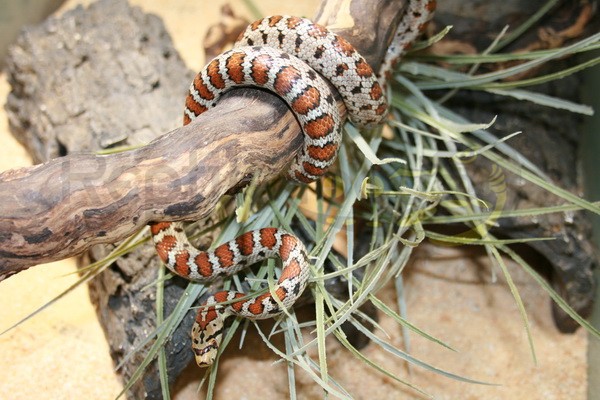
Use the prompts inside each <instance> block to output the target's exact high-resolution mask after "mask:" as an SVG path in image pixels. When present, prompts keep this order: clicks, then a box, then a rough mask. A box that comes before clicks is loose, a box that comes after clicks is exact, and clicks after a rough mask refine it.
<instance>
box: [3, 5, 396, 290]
mask: <svg viewBox="0 0 600 400" xmlns="http://www.w3.org/2000/svg"><path fill="white" fill-rule="evenodd" d="M402 3H403V2H402V1H399V0H378V1H350V0H335V1H333V0H332V1H324V2H323V3H322V6H321V9H320V11H319V12H318V14H317V17H316V19H315V20H316V21H317V22H320V23H322V24H324V25H328V26H330V27H331V28H332V30H335V31H337V32H338V33H341V34H342V35H343V36H345V37H346V38H347V39H348V40H349V41H350V42H351V43H353V44H354V45H355V46H356V47H357V49H358V50H359V51H360V52H361V53H363V55H364V56H365V57H366V58H367V60H368V61H369V62H370V63H371V64H372V65H373V67H374V68H377V67H378V66H379V64H380V62H381V58H382V56H383V54H384V50H385V48H386V47H387V43H388V42H389V40H390V38H391V37H392V35H393V33H394V27H395V25H396V24H397V22H398V19H399V17H400V12H399V11H400V10H401V9H402ZM344 10H346V11H344ZM338 105H339V107H340V109H342V113H343V114H345V108H344V106H343V103H341V101H339V99H338ZM301 143H302V138H301V132H300V127H299V125H298V124H297V123H296V120H295V118H294V116H293V114H292V113H291V112H290V111H289V110H288V108H287V106H286V105H285V103H283V102H282V101H281V100H279V99H278V98H277V97H275V96H274V95H272V94H269V93H267V92H264V91H260V90H255V89H240V90H236V91H235V92H234V93H231V94H230V95H228V96H226V97H225V98H223V100H222V101H220V102H219V104H218V105H217V107H215V108H214V109H212V110H209V111H208V112H206V113H204V114H202V115H201V116H200V117H199V118H198V119H197V120H196V121H195V122H194V123H192V124H190V125H188V126H185V127H181V128H178V129H176V130H174V131H172V132H170V133H168V134H165V135H164V136H162V137H160V138H158V139H157V140H155V141H153V142H152V143H150V144H149V145H147V146H145V147H143V148H140V149H137V150H132V151H128V152H125V153H119V154H114V155H107V156H97V155H92V154H88V155H68V156H66V157H62V158H57V159H54V160H51V161H49V162H46V163H44V164H41V165H37V166H34V167H29V168H22V169H19V170H10V171H6V172H4V173H2V174H0V280H1V279H3V278H5V277H6V276H9V275H12V274H14V273H17V272H19V271H21V270H23V269H26V268H28V267H30V266H33V265H36V264H40V263H45V262H50V261H55V260H59V259H63V258H66V257H70V256H73V255H77V254H80V253H82V252H83V251H85V250H86V249H88V248H89V247H90V246H91V245H93V244H97V243H112V242H116V241H118V240H121V239H124V238H126V237H127V236H129V235H131V234H133V233H134V232H136V231H138V230H139V229H141V228H142V227H143V226H144V225H145V224H147V223H148V222H150V221H159V220H192V219H199V218H202V217H204V216H206V215H208V214H209V213H210V212H211V210H212V209H213V207H214V205H215V204H216V202H217V201H218V199H219V198H220V197H221V196H222V195H223V194H225V193H226V192H228V191H229V190H231V189H232V188H238V187H239V186H240V184H242V183H244V182H245V181H247V180H248V179H249V178H250V177H254V178H255V179H256V180H257V182H258V183H259V184H260V183H261V182H266V181H269V180H271V179H273V178H275V177H276V176H278V175H279V174H280V173H281V172H282V171H285V170H286V166H287V165H288V164H289V163H290V162H291V160H292V158H293V157H294V156H295V154H296V153H297V151H298V150H299V149H300V146H301Z"/></svg>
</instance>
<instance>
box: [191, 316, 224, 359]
mask: <svg viewBox="0 0 600 400" xmlns="http://www.w3.org/2000/svg"><path fill="white" fill-rule="evenodd" d="M201 314H204V313H202V312H199V313H198V316H197V317H196V322H195V323H194V326H193V328H192V350H193V351H194V355H195V357H196V364H198V366H199V367H209V366H211V365H212V364H213V362H214V361H215V359H216V358H217V353H218V351H219V346H220V344H221V340H222V339H223V327H224V323H223V318H221V317H220V315H219V314H217V313H211V312H208V313H206V314H204V315H201ZM212 316H214V318H210V317H212Z"/></svg>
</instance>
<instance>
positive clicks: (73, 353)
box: [0, 0, 587, 400]
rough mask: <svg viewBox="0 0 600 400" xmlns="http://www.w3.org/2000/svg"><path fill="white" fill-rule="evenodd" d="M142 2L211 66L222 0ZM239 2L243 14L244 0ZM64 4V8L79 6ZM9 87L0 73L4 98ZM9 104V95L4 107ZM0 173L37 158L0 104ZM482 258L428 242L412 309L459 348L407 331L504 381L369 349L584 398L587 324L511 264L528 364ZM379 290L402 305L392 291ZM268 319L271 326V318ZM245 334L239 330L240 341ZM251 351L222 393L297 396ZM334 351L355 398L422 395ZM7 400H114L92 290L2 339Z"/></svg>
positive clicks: (464, 390)
mask: <svg viewBox="0 0 600 400" xmlns="http://www.w3.org/2000/svg"><path fill="white" fill-rule="evenodd" d="M132 3H134V4H139V5H140V6H142V7H143V9H144V10H146V11H149V12H153V13H156V14H159V15H160V16H161V17H162V18H163V19H164V21H165V24H166V26H167V28H168V30H169V31H170V33H171V35H172V37H173V40H174V42H175V46H176V47H177V48H178V50H179V51H180V52H181V54H182V56H183V58H184V60H185V61H186V62H187V63H188V65H189V66H190V67H191V68H193V69H199V68H200V67H201V66H202V65H203V63H204V60H203V55H202V51H201V48H202V38H203V37H204V32H205V29H206V28H207V27H208V26H209V25H210V23H211V22H209V21H214V20H216V19H217V18H218V16H219V8H220V5H221V4H223V3H224V2H223V1H212V2H200V1H197V0H175V1H169V2H167V1H161V0H146V1H141V0H136V1H132ZM231 3H232V5H233V8H234V9H235V10H240V12H241V13H246V10H247V9H246V7H245V6H244V4H243V2H241V1H232V2H231ZM257 3H258V5H259V6H260V8H261V10H262V11H263V12H264V13H266V14H272V13H288V14H296V15H306V16H310V15H312V14H313V10H314V9H315V7H316V4H317V1H316V0H312V1H304V2H280V1H257ZM74 4H75V2H73V1H70V2H68V3H67V4H66V5H65V6H64V7H63V8H62V10H64V9H68V8H70V7H73V5H74ZM8 91H9V87H8V84H7V83H6V78H5V75H3V74H2V75H0V99H5V98H6V95H7V93H8ZM3 102H4V100H2V103H3ZM0 143H2V146H3V157H2V158H1V159H0V171H2V170H5V169H9V168H15V167H20V166H25V165H29V164H31V160H30V158H29V157H28V156H27V154H26V152H25V151H24V150H23V149H22V147H21V146H20V145H19V144H18V143H17V142H16V141H15V140H14V139H13V138H12V136H11V135H10V133H9V132H8V127H7V122H6V116H5V114H4V110H3V109H2V110H0ZM487 265H488V264H487V262H486V260H485V258H484V257H482V256H479V255H477V254H469V253H467V252H466V251H463V250H459V249H452V248H445V249H444V248H436V247H433V246H430V245H428V246H424V247H423V249H420V250H419V252H418V253H417V256H416V257H415V260H414V262H413V263H412V264H411V266H410V268H409V270H408V271H407V274H406V288H407V289H406V292H407V298H406V300H407V304H408V315H409V318H410V320H411V321H412V322H413V323H414V324H416V325H417V326H419V327H420V328H422V329H424V330H425V331H427V332H429V333H430V334H433V335H434V336H437V337H439V338H441V339H443V340H444V341H446V342H447V343H448V344H450V345H451V346H453V347H454V348H455V349H457V350H458V351H457V352H451V351H448V350H445V349H443V348H441V347H440V346H438V345H435V344H432V343H430V342H427V341H426V340H424V339H422V338H420V337H418V336H417V335H414V334H413V335H411V337H410V339H411V351H412V354H413V355H414V356H416V357H418V358H421V359H423V360H424V361H427V362H429V363H431V364H433V365H435V366H437V367H440V368H442V369H446V370H448V371H451V372H453V373H456V374H459V375H463V376H466V377H470V378H473V379H478V380H482V381H486V382H491V383H495V384H498V386H484V385H473V384H468V383H462V382H456V381H453V380H450V379H448V378H444V377H441V376H438V375H435V374H433V373H430V372H426V371H423V370H422V369H420V368H416V367H412V368H411V369H410V371H408V370H407V367H406V364H405V363H404V362H401V361H400V360H398V359H394V358H393V357H392V356H391V355H389V354H388V353H386V352H384V351H381V350H380V349H378V348H376V347H375V346H373V345H370V346H368V347H367V348H366V349H365V355H366V356H367V357H369V358H371V359H372V360H374V361H376V362H378V363H381V365H383V366H385V367H386V368H388V369H389V370H390V371H391V372H394V373H397V374H398V375H399V376H400V377H402V379H405V380H407V381H410V382H412V383H413V384H416V385H418V386H420V387H421V388H423V389H424V390H426V391H427V392H428V393H430V394H432V395H434V396H435V397H436V398H439V399H483V398H485V399H549V400H551V399H557V400H560V399H574V400H577V399H584V398H585V394H586V385H587V375H586V359H585V352H586V346H587V337H586V334H585V333H584V332H581V331H580V332H578V333H577V334H575V335H561V334H559V333H558V332H557V330H556V329H555V328H554V326H553V323H552V321H551V317H550V307H549V304H550V300H549V299H548V296H547V295H546V294H545V293H544V292H543V291H542V290H541V289H540V288H539V287H538V286H537V285H536V284H535V282H533V281H532V280H531V279H530V278H529V277H528V276H526V275H525V274H524V273H523V272H521V271H519V269H518V268H516V267H515V266H511V268H510V269H511V271H512V272H513V273H514V279H515V281H516V283H517V286H518V288H519V290H520V292H521V295H522V296H523V300H524V302H525V304H526V308H527V311H528V313H529V316H530V322H531V328H532V333H533V337H534V341H535V346H536V351H537V356H538V364H537V365H535V364H534V362H533V361H532V358H531V355H530V350H529V347H528V344H527V338H526V335H525V331H524V328H523V325H522V321H521V319H520V316H519V314H518V311H517V309H516V306H515V303H514V300H513V299H512V297H511V294H510V292H509V290H508V288H507V287H506V284H505V283H504V282H503V281H502V280H501V279H500V280H499V281H498V282H496V283H492V282H491V279H490V277H489V275H490V274H489V267H488V266H487ZM74 270H75V265H74V262H73V261H72V260H66V261H63V262H57V263H53V264H49V265H45V266H38V267H35V268H33V269H30V270H28V271H25V272H22V273H20V274H18V275H16V276H14V277H11V278H10V279H8V280H7V281H4V282H2V283H0V304H2V305H3V307H1V308H0V331H1V330H4V329H6V328H8V327H9V326H11V325H12V324H14V323H15V322H17V321H18V320H19V319H21V318H23V317H24V316H26V315H28V314H29V313H31V312H32V311H34V310H35V309H36V308H37V307H39V306H40V305H42V304H44V303H45V302H46V301H48V300H49V299H51V298H52V297H53V296H55V295H57V294H58V293H60V292H61V291H62V290H64V289H65V288H67V287H68V286H69V285H70V284H72V283H73V282H74V281H75V279H76V277H75V275H73V274H72V272H73V271H74ZM379 296H380V298H381V299H383V300H385V301H386V302H387V303H388V304H395V301H396V300H395V297H394V294H393V291H392V290H391V289H386V290H383V291H382V292H381V293H380V294H379ZM381 325H382V327H383V328H384V329H385V330H386V332H387V333H388V334H389V335H390V336H391V338H392V339H391V341H392V343H393V344H394V345H397V346H401V345H402V340H401V335H400V330H399V328H398V326H397V325H395V324H394V322H393V321H391V320H390V319H386V318H383V317H382V318H381ZM265 326H268V322H267V325H265ZM238 340H239V338H238ZM245 340H246V342H245V350H244V351H242V352H239V351H236V350H235V347H236V346H230V349H229V350H228V351H227V353H226V356H225V357H224V358H223V359H222V362H221V366H220V371H219V376H220V381H219V384H218V385H217V389H216V396H215V398H216V399H227V398H236V399H259V398H274V399H283V398H287V397H288V396H289V393H288V389H287V375H286V370H285V368H284V367H283V366H282V365H279V364H276V365H273V364H272V362H273V361H275V360H276V358H275V357H274V356H273V354H272V353H271V352H270V351H269V350H268V349H266V347H265V346H264V344H262V342H261V340H260V338H259V337H258V336H257V335H255V334H250V335H249V336H248V337H246V339H245ZM329 344H330V345H331V346H329V347H328V360H329V368H330V373H331V375H332V376H333V377H334V378H335V379H336V380H337V381H338V382H340V383H341V384H342V385H344V387H345V388H346V389H347V390H348V391H349V392H350V393H351V394H352V395H353V396H354V398H356V399H367V398H369V399H373V398H375V399H413V398H421V397H420V396H418V395H417V394H416V393H415V392H414V391H411V390H409V389H407V388H406V387H405V386H403V385H401V384H399V383H396V382H394V381H393V380H391V379H390V378H387V377H385V376H383V375H381V374H378V373H376V372H374V371H372V370H370V369H369V368H367V367H365V366H364V365H362V364H361V363H360V362H358V361H357V360H356V359H354V358H352V357H351V356H349V355H348V353H347V352H346V351H344V350H343V349H342V348H341V347H340V346H339V345H338V344H337V343H336V342H334V341H331V342H330V343H329ZM0 370H1V371H3V374H2V375H3V376H2V378H1V379H0V398H2V399H30V398H37V399H84V398H85V399H110V398H114V397H115V395H117V394H118V393H119V391H120V390H121V383H120V381H119V379H118V377H117V376H116V375H115V373H114V367H113V365H112V361H111V359H110V357H109V355H108V346H107V345H106V342H105V339H104V335H103V333H102V330H101V328H100V326H99V324H98V322H97V319H96V315H95V312H94V309H93V306H92V305H91V304H90V303H89V299H88V294H87V289H86V288H84V287H81V288H78V289H77V290H75V291H74V292H73V293H71V294H70V295H68V296H67V297H66V298H64V299H62V300H60V301H59V302H57V303H56V304H54V305H53V306H52V307H50V308H48V309H47V310H45V311H43V312H42V313H40V314H39V315H37V316H35V317H34V318H32V319H31V320H29V321H27V322H26V323H24V324H22V325H20V326H19V327H17V328H15V329H14V330H12V331H10V332H9V333H6V334H4V335H2V336H0ZM199 376H200V373H199V371H198V370H197V369H196V368H195V367H194V368H190V369H189V370H188V371H187V374H186V376H185V377H184V378H183V379H181V380H180V381H179V382H178V385H177V389H176V393H177V398H180V399H202V398H204V392H203V391H202V390H200V393H198V392H197V387H198V381H199ZM297 390H298V398H299V399H319V398H323V393H322V391H321V390H320V388H319V387H318V385H316V384H315V383H314V382H313V381H312V380H311V379H310V378H309V377H308V376H306V375H304V374H302V373H299V374H298V377H297Z"/></svg>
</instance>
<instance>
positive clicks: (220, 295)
mask: <svg viewBox="0 0 600 400" xmlns="http://www.w3.org/2000/svg"><path fill="white" fill-rule="evenodd" d="M434 8H435V1H433V0H411V1H410V3H409V4H408V6H407V8H406V12H405V15H404V17H403V19H402V21H401V22H400V25H399V28H398V30H397V32H396V35H395V39H394V42H393V44H392V45H391V46H390V47H389V49H388V53H387V55H386V58H385V60H384V62H383V64H382V69H381V70H380V73H379V80H381V82H382V83H383V82H384V80H385V79H386V78H387V77H388V76H389V75H390V73H391V70H392V68H393V66H394V65H395V63H396V62H397V60H398V58H399V57H400V56H401V55H402V53H403V52H404V50H405V48H406V47H408V46H409V45H410V44H411V43H412V42H413V40H414V39H415V38H416V36H417V35H418V34H419V33H420V31H421V30H422V28H423V26H424V25H425V23H426V22H427V21H428V20H429V19H430V17H431V14H432V13H433V10H434ZM325 79H326V80H327V81H329V82H330V83H331V84H332V85H333V86H334V87H335V88H336V89H337V91H338V92H339V93H340V95H341V97H342V99H343V101H344V104H345V105H346V108H347V109H348V114H349V118H350V120H351V121H352V122H354V123H355V124H357V125H359V126H370V125H375V124H378V123H380V122H381V121H382V120H383V118H384V116H385V114H386V112H387V104H386V99H385V96H384V93H383V89H382V86H381V85H382V83H380V81H379V80H378V77H377V75H376V74H375V73H374V72H373V70H372V69H371V67H370V66H369V64H368V63H367V62H366V61H365V59H364V58H363V57H362V56H361V55H360V54H358V52H357V51H356V50H355V49H354V48H353V47H352V45H351V44H350V43H348V41H346V40H345V39H344V38H342V37H340V36H338V35H336V34H334V33H332V32H330V31H328V30H327V29H326V28H324V27H322V26H320V25H318V24H315V23H313V22H311V21H309V20H307V19H304V18H298V17H289V16H272V17H268V18H264V19H262V20H259V21H256V22H254V23H253V24H251V25H250V26H248V28H247V29H246V31H245V32H243V33H242V35H241V36H240V38H239V39H238V40H237V42H236V44H235V46H234V48H233V49H232V50H230V51H227V52H225V53H223V54H221V55H219V56H217V57H216V58H215V59H213V60H212V61H211V62H209V63H208V65H207V66H206V67H205V68H204V69H203V70H202V71H201V72H200V73H198V75H196V77H195V78H194V81H193V82H192V84H191V86H190V91H189V94H188V96H187V98H186V101H185V111H184V124H188V123H190V122H191V121H193V120H194V119H195V118H196V117H197V116H198V115H200V114H201V113H203V112H204V111H206V110H208V109H209V108H210V107H214V106H215V104H216V103H217V102H218V100H219V97H220V96H221V95H222V94H223V93H225V92H227V91H228V90H230V89H232V88H236V87H240V86H257V87H261V88H265V89H268V90H270V91H272V92H274V93H276V94H277V95H279V96H280V97H281V98H282V99H283V100H284V101H285V102H286V103H287V104H288V105H289V107H290V108H291V109H292V111H293V112H294V114H295V115H296V118H297V119H298V121H299V123H300V125H301V127H302V131H303V134H304V144H303V147H302V150H301V152H300V153H299V154H298V155H297V156H296V158H295V160H294V162H293V163H292V165H291V167H290V171H289V173H288V176H289V177H290V178H291V179H292V180H295V181H297V182H302V183H308V182H312V181H314V180H316V179H319V177H321V176H322V175H323V174H324V173H325V172H326V170H327V168H328V167H329V166H330V165H331V164H333V162H334V161H335V158H336V155H337V152H338V148H339V145H340V142H341V129H342V122H343V121H341V118H340V115H339V112H338V109H337V106H336V103H335V100H334V96H333V93H332V92H331V89H330V88H329V86H328V84H327V82H326V81H325ZM150 230H151V234H152V236H153V240H154V244H155V247H156V251H157V253H158V255H159V257H160V259H161V260H162V261H163V262H164V263H165V265H166V266H167V267H168V268H169V269H170V270H171V271H172V272H173V273H174V274H177V275H179V276H182V277H184V278H186V279H190V280H193V281H197V282H208V281H211V280H214V279H215V278H217V277H220V276H227V275H232V274H235V273H237V272H238V271H240V270H241V269H243V268H245V267H247V266H249V265H251V264H253V263H255V262H258V261H260V260H263V259H266V258H272V257H279V258H280V259H281V260H282V270H281V276H280V277H279V280H278V282H277V284H276V285H275V287H274V288H273V289H272V292H269V293H265V294H262V295H260V296H258V297H254V298H250V299H248V298H247V297H248V296H247V294H246V293H241V292H235V291H220V292H217V293H215V294H214V295H212V296H211V297H209V298H208V300H207V301H206V302H205V303H204V304H203V305H202V306H201V307H200V309H199V311H198V314H197V316H196V321H195V323H194V327H193V330H192V349H193V351H194V354H195V357H196V362H197V363H198V365H200V366H208V365H211V364H212V363H213V361H214V359H215V357H216V355H217V351H218V347H219V344H220V342H221V340H222V334H223V329H224V319H225V318H227V317H228V316H232V315H235V316H241V317H245V318H250V319H263V318H270V317H273V316H276V315H278V314H280V313H281V312H283V310H284V309H285V308H288V307H291V306H292V305H293V304H294V302H295V301H296V300H297V299H298V297H299V296H300V295H301V294H302V292H303V291H304V289H305V288H306V285H307V282H308V278H309V262H308V255H307V252H306V249H305V247H304V245H303V244H302V242H301V241H300V240H299V239H298V238H296V237H295V236H294V235H292V234H291V233H288V232H286V231H284V230H282V229H278V228H263V229H260V230H255V231H250V232H246V233H244V234H243V235H241V236H239V237H237V238H236V239H234V240H231V241H229V242H227V243H225V244H222V245H220V246H218V247H217V248H216V249H215V250H213V251H200V250H198V249H196V248H195V247H194V246H192V245H191V244H190V243H189V241H188V239H187V236H186V235H185V232H184V230H183V225H182V223H179V222H156V223H152V224H150ZM272 293H273V294H275V295H276V296H277V299H275V298H274V297H273V294H272ZM240 298H244V299H241V300H238V301H236V300H237V299H240ZM222 302H227V304H226V305H219V303H222Z"/></svg>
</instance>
